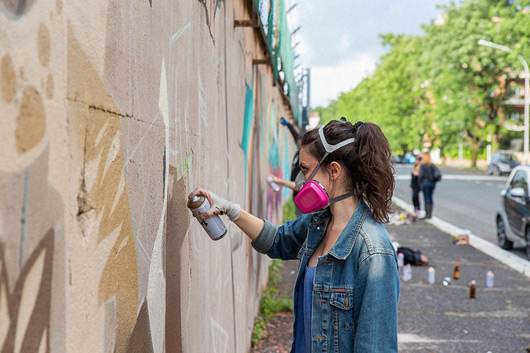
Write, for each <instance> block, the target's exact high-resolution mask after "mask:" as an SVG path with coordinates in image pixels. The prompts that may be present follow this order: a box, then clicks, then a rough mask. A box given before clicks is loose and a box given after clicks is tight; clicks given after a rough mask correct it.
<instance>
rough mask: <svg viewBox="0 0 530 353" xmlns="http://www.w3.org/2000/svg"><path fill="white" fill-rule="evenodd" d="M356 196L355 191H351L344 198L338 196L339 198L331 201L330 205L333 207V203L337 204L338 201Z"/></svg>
mask: <svg viewBox="0 0 530 353" xmlns="http://www.w3.org/2000/svg"><path fill="white" fill-rule="evenodd" d="M354 195H355V191H351V192H349V193H347V194H344V195H342V196H338V197H334V198H333V199H331V200H330V201H329V204H330V205H331V204H332V203H335V202H338V201H342V200H344V199H347V198H348V197H351V196H354Z"/></svg>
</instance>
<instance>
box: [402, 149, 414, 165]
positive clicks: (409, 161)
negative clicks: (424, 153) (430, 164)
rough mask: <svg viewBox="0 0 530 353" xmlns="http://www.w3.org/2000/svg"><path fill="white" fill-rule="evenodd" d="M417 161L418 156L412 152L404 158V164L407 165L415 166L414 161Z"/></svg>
mask: <svg viewBox="0 0 530 353" xmlns="http://www.w3.org/2000/svg"><path fill="white" fill-rule="evenodd" d="M415 160H416V155H415V154H414V153H412V152H409V153H407V154H406V155H405V156H404V157H403V163H405V164H414V161H415Z"/></svg>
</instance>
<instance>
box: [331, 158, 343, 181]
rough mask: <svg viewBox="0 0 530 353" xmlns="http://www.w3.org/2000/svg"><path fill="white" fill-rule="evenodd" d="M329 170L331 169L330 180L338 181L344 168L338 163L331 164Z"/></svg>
mask: <svg viewBox="0 0 530 353" xmlns="http://www.w3.org/2000/svg"><path fill="white" fill-rule="evenodd" d="M328 168H329V175H330V179H331V180H333V181H336V180H338V178H339V176H340V174H341V172H342V166H341V165H340V164H339V163H337V162H331V163H330V164H329V167H328Z"/></svg>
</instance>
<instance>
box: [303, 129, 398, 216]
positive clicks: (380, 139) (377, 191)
mask: <svg viewBox="0 0 530 353" xmlns="http://www.w3.org/2000/svg"><path fill="white" fill-rule="evenodd" d="M324 135H325V137H326V140H327V142H328V143H329V144H331V145H335V144H337V143H339V142H341V141H344V140H346V139H348V138H351V137H355V142H354V143H352V144H348V145H346V146H344V147H342V148H339V149H338V150H336V151H334V152H332V153H330V154H329V155H328V156H327V157H326V159H325V160H324V162H322V165H321V166H320V167H321V168H324V169H327V168H328V167H329V165H330V163H331V162H337V163H339V164H340V165H341V166H342V167H343V168H345V169H346V170H347V172H348V173H347V174H348V176H349V181H350V185H348V186H347V188H348V189H349V190H354V191H356V195H357V196H358V197H359V198H360V199H361V200H363V201H364V203H365V204H366V205H367V206H368V207H370V209H371V211H372V217H373V218H374V220H375V221H376V222H380V223H387V222H388V213H389V212H390V211H391V205H392V194H393V192H394V168H393V167H392V163H391V157H392V153H391V151H390V145H389V144H388V140H387V139H386V137H385V135H384V134H383V132H382V131H381V129H380V128H379V126H377V125H376V124H373V123H360V122H359V123H357V124H355V125H352V123H350V122H348V121H346V120H342V119H341V120H340V121H339V120H332V121H330V122H329V123H328V124H327V125H326V126H324ZM302 147H307V148H308V152H309V153H310V154H311V155H312V156H313V157H315V158H316V159H317V160H321V159H322V157H323V156H324V154H325V153H326V150H325V149H324V145H322V142H321V141H320V137H319V135H318V129H314V130H311V131H308V132H307V133H306V134H305V135H304V138H303V139H302Z"/></svg>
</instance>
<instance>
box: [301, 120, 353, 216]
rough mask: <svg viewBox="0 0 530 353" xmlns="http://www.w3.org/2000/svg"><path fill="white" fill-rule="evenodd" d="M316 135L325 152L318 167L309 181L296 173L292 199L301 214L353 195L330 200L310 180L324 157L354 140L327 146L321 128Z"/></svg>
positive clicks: (325, 192) (320, 188)
mask: <svg viewBox="0 0 530 353" xmlns="http://www.w3.org/2000/svg"><path fill="white" fill-rule="evenodd" d="M318 135H319V136H320V141H321V142H322V145H324V149H325V150H326V153H325V154H324V157H322V159H321V160H320V162H318V165H317V166H316V168H315V169H314V170H313V172H312V173H311V175H310V176H309V180H307V181H306V179H305V177H304V174H303V173H302V172H301V171H300V172H299V173H298V175H297V176H296V179H295V184H296V190H299V191H298V193H297V194H296V196H295V198H294V204H295V205H296V207H298V209H299V210H300V211H301V212H302V213H305V214H307V213H311V212H315V211H318V210H321V209H323V208H325V207H327V206H329V205H331V204H332V203H335V202H337V201H340V200H344V199H345V198H347V197H350V196H353V195H354V192H350V193H347V194H345V195H342V196H339V197H335V198H333V199H331V200H330V199H329V195H328V193H327V191H326V189H325V188H324V187H323V186H322V184H320V183H319V182H318V181H316V180H312V179H313V176H315V173H316V172H317V171H318V168H320V165H321V164H322V162H324V159H326V157H327V156H328V155H329V154H330V153H332V152H335V151H336V150H338V149H339V148H341V147H343V146H346V145H348V144H350V143H353V142H354V141H355V138H350V139H347V140H344V141H342V142H340V143H338V144H336V145H330V144H328V142H327V141H326V137H325V136H324V127H323V126H321V127H320V128H319V129H318Z"/></svg>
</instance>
